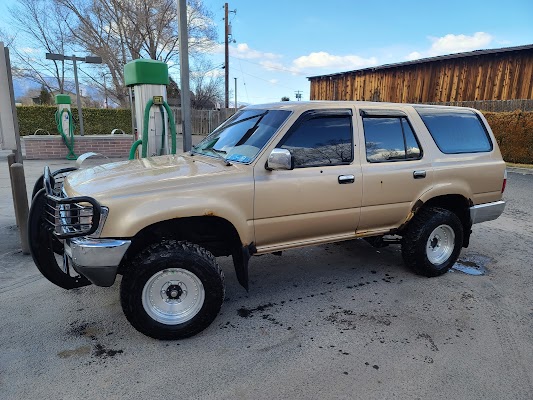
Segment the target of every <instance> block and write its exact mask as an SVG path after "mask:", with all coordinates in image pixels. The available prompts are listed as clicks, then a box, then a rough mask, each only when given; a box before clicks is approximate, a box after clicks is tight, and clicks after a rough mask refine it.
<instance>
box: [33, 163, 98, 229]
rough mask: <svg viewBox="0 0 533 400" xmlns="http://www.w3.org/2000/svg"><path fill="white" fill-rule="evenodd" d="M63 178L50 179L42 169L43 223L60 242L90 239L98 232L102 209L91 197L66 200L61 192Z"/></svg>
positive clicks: (46, 170)
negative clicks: (44, 198) (87, 237)
mask: <svg viewBox="0 0 533 400" xmlns="http://www.w3.org/2000/svg"><path fill="white" fill-rule="evenodd" d="M57 172H60V171H57ZM68 172H69V171H68ZM66 174H67V172H65V173H63V174H58V173H54V174H53V175H52V174H50V170H49V169H48V167H46V168H45V173H44V186H45V188H46V206H45V209H44V216H43V217H44V220H45V222H46V225H47V226H48V228H49V229H50V231H52V232H53V233H54V234H55V235H56V236H57V237H58V238H60V239H65V238H72V237H77V236H86V235H90V234H92V233H94V232H95V231H96V230H97V229H98V225H99V223H100V216H101V211H102V209H101V207H100V204H99V203H98V202H97V201H96V200H95V199H93V198H91V197H86V196H81V197H66V195H65V194H64V192H63V179H64V177H65V175H66Z"/></svg>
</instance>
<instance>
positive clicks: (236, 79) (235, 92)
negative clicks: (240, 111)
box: [233, 78, 237, 112]
mask: <svg viewBox="0 0 533 400" xmlns="http://www.w3.org/2000/svg"><path fill="white" fill-rule="evenodd" d="M233 79H235V112H237V78H233Z"/></svg>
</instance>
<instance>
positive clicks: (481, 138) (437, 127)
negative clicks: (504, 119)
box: [416, 107, 492, 154]
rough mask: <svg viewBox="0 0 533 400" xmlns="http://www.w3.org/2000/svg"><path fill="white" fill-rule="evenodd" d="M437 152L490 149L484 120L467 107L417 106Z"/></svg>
mask: <svg viewBox="0 0 533 400" xmlns="http://www.w3.org/2000/svg"><path fill="white" fill-rule="evenodd" d="M416 111H417V112H418V114H419V115H420V117H421V118H422V121H424V124H426V127H427V128H428V131H429V133H430V134H431V136H432V137H433V140H434V141H435V143H436V144H437V146H438V148H439V150H440V151H442V152H443V153H446V154H459V153H481V152H489V151H492V142H491V140H490V137H489V134H488V132H487V130H486V129H485V126H484V125H483V122H482V121H481V119H480V118H479V117H478V115H477V114H476V113H474V112H473V111H470V110H446V109H440V108H431V107H416Z"/></svg>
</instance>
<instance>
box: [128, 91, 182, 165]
mask: <svg viewBox="0 0 533 400" xmlns="http://www.w3.org/2000/svg"><path fill="white" fill-rule="evenodd" d="M153 105H154V101H153V100H152V99H150V100H148V102H147V103H146V107H144V119H143V133H142V139H139V140H137V141H135V143H133V145H132V146H131V150H130V160H133V159H134V158H135V152H136V151H137V147H139V146H140V145H142V148H141V157H142V158H145V157H147V153H148V122H149V120H150V109H151V108H152V106H153ZM163 108H165V110H166V111H167V114H168V120H169V121H168V122H169V125H170V140H171V149H170V153H171V154H176V122H175V121H174V115H173V114H172V110H171V109H170V107H169V105H168V103H167V102H166V101H163V105H160V106H159V109H160V111H161V118H162V123H163V134H162V138H161V148H164V146H163V144H164V143H165V134H166V133H165V113H164V112H163Z"/></svg>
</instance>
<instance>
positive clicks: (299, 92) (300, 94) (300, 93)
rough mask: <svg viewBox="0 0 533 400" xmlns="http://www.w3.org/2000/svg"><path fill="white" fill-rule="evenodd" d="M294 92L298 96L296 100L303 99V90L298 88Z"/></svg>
mask: <svg viewBox="0 0 533 400" xmlns="http://www.w3.org/2000/svg"><path fill="white" fill-rule="evenodd" d="M294 94H295V96H296V100H298V101H302V91H301V90H297V91H296V92H294Z"/></svg>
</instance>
